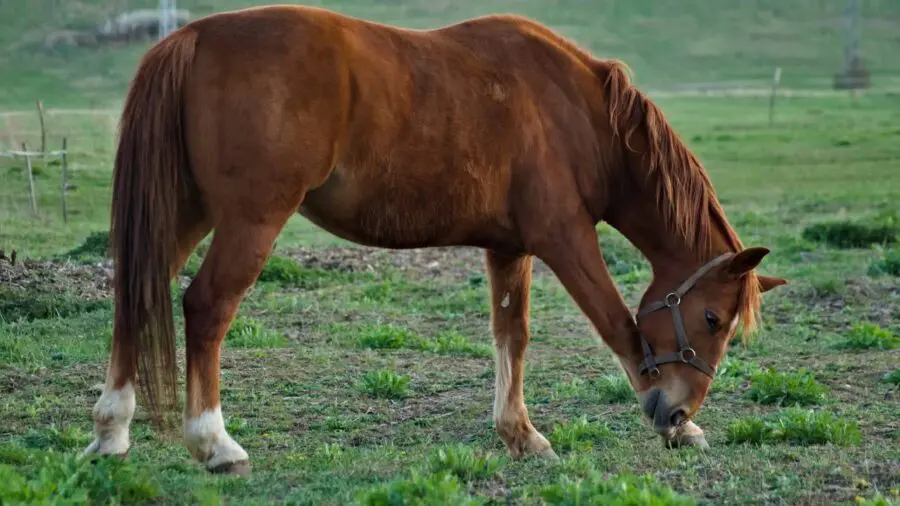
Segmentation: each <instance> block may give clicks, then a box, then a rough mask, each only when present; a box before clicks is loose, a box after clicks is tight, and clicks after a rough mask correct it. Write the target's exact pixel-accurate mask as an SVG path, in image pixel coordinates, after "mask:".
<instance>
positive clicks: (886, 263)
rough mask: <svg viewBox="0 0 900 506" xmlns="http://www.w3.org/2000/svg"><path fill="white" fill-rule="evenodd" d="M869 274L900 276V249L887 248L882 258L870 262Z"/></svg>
mask: <svg viewBox="0 0 900 506" xmlns="http://www.w3.org/2000/svg"><path fill="white" fill-rule="evenodd" d="M869 275H872V276H881V275H889V276H895V277H900V249H886V250H884V253H882V255H881V257H880V258H877V259H875V260H874V261H872V263H871V264H869Z"/></svg>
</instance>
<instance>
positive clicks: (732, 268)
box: [725, 247, 788, 293]
mask: <svg viewBox="0 0 900 506" xmlns="http://www.w3.org/2000/svg"><path fill="white" fill-rule="evenodd" d="M768 254H769V249H768V248H762V247H755V248H747V249H745V250H744V251H741V252H740V253H738V254H737V255H735V256H734V257H732V258H731V260H730V261H729V262H728V265H727V266H726V269H725V270H726V272H727V273H728V276H730V277H731V278H732V279H738V278H741V277H743V276H744V275H745V274H747V273H748V272H750V271H752V270H753V269H755V268H757V267H759V264H760V262H762V259H763V258H765V256H766V255H768ZM756 279H757V280H758V281H759V290H760V292H763V293H765V292H768V291H769V290H771V289H773V288H775V287H778V286H781V285H786V284H788V282H787V280H785V279H783V278H777V277H774V276H763V275H757V276H756Z"/></svg>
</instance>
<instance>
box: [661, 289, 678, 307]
mask: <svg viewBox="0 0 900 506" xmlns="http://www.w3.org/2000/svg"><path fill="white" fill-rule="evenodd" d="M672 297H674V298H675V299H674V300H675V301H674V302H672ZM663 302H665V303H666V307H672V306H677V305H679V304H681V295H678V294H677V293H675V292H672V293H670V294H668V295H666V298H665V299H663Z"/></svg>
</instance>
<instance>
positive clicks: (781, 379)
mask: <svg viewBox="0 0 900 506" xmlns="http://www.w3.org/2000/svg"><path fill="white" fill-rule="evenodd" d="M746 395H747V398H749V399H750V400H753V401H756V402H758V403H760V404H779V405H783V406H790V405H800V406H809V405H814V404H821V403H823V402H824V401H825V400H826V399H827V396H828V387H826V386H825V385H823V384H821V383H819V382H818V381H816V379H815V378H814V376H813V375H812V374H811V373H810V372H809V371H805V370H801V371H797V372H793V373H783V372H776V371H764V372H760V373H756V374H754V375H753V376H751V377H750V388H749V389H748V390H747V394H746Z"/></svg>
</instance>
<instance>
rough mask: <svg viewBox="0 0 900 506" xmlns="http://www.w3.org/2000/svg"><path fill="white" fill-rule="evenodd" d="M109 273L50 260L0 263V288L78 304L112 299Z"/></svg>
mask: <svg viewBox="0 0 900 506" xmlns="http://www.w3.org/2000/svg"><path fill="white" fill-rule="evenodd" d="M111 281H112V270H111V269H110V268H109V267H108V266H105V265H102V264H97V265H82V264H75V263H70V262H59V261H52V260H33V259H25V260H21V259H20V260H19V261H17V262H15V263H12V262H11V261H10V260H9V259H5V260H0V287H3V288H6V289H11V290H14V291H16V292H21V293H27V294H59V293H63V292H64V293H67V294H70V295H72V296H75V297H78V298H80V299H82V300H87V301H96V300H103V299H107V298H110V297H112V285H111Z"/></svg>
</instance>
